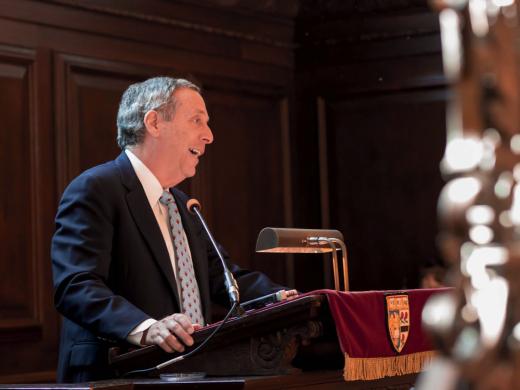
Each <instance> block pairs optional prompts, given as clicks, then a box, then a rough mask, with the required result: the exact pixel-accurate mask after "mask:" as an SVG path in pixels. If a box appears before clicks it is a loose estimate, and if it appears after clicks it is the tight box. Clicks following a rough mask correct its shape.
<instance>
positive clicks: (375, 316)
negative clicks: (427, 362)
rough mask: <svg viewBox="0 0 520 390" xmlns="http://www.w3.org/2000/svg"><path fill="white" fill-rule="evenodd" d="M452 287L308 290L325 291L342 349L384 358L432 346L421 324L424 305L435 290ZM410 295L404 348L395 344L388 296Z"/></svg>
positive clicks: (428, 348)
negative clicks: (389, 322) (392, 337)
mask: <svg viewBox="0 0 520 390" xmlns="http://www.w3.org/2000/svg"><path fill="white" fill-rule="evenodd" d="M447 291H450V289H449V288H440V289H421V290H400V291H362V292H339V291H334V290H317V291H312V292H310V293H308V294H311V295H314V294H324V295H326V296H327V298H328V302H329V306H330V312H331V314H332V316H333V318H334V321H335V323H336V329H337V333H338V339H339V342H340V346H341V349H342V351H343V352H344V353H346V354H347V355H348V356H349V357H351V358H381V357H391V356H399V355H406V354H412V353H418V352H425V351H431V350H433V349H434V348H433V346H432V344H431V341H430V339H429V337H428V335H427V334H426V332H424V331H423V328H422V321H421V315H422V309H423V307H424V304H425V303H426V301H427V300H428V298H429V297H430V296H431V295H432V294H436V293H441V292H447ZM403 294H404V295H407V296H408V303H409V314H406V313H402V314H401V316H402V317H404V316H408V315H409V319H407V320H408V329H406V331H407V332H408V333H407V335H406V336H407V337H406V340H405V344H404V347H402V349H401V352H397V350H396V348H395V347H394V346H393V345H392V340H391V337H390V331H389V329H388V328H389V325H388V322H387V318H388V311H387V310H388V309H387V307H386V304H385V302H386V300H387V299H386V298H387V297H388V296H391V295H403Z"/></svg>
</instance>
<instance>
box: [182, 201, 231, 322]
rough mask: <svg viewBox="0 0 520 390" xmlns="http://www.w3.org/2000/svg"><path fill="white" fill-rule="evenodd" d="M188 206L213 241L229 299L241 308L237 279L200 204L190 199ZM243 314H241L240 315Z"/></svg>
mask: <svg viewBox="0 0 520 390" xmlns="http://www.w3.org/2000/svg"><path fill="white" fill-rule="evenodd" d="M186 206H187V207H188V210H189V211H190V212H191V213H192V214H195V215H196V216H197V217H198V218H199V220H200V223H201V224H202V226H203V227H204V230H205V231H206V234H207V235H208V237H209V240H210V241H211V244H212V245H213V248H215V251H216V252H217V254H218V257H219V258H220V261H221V263H222V268H224V284H225V285H226V290H227V292H228V295H229V299H230V300H231V303H232V304H235V303H236V304H237V308H239V307H240V306H239V305H238V304H239V302H240V294H239V291H238V284H237V281H236V280H235V278H234V277H233V274H232V273H231V272H230V271H229V269H228V267H227V265H226V262H225V261H224V257H223V256H222V253H220V250H219V249H218V245H217V243H216V242H215V239H214V238H213V235H212V234H211V233H210V231H209V229H208V225H206V222H205V221H204V218H202V214H201V213H200V203H199V201H198V200H197V199H190V200H188V202H186ZM239 314H241V313H239Z"/></svg>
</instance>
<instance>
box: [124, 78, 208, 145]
mask: <svg viewBox="0 0 520 390" xmlns="http://www.w3.org/2000/svg"><path fill="white" fill-rule="evenodd" d="M180 88H189V89H193V90H194V91H197V92H200V88H199V87H198V86H196V85H195V84H193V83H192V82H191V81H188V80H185V79H174V78H171V77H154V78H152V79H148V80H146V81H143V82H141V83H136V84H132V85H130V86H129V87H128V89H127V90H126V91H125V92H124V93H123V96H122V98H121V103H119V111H118V113H117V144H118V145H119V147H120V148H121V149H123V150H124V149H125V148H126V147H128V146H134V145H138V144H140V143H141V142H142V141H143V139H144V135H145V132H146V129H145V126H144V116H145V115H146V113H147V112H148V111H150V110H156V111H157V112H159V114H160V115H162V117H163V119H165V120H171V118H172V117H173V114H174V113H175V99H174V98H173V92H174V91H175V90H177V89H180Z"/></svg>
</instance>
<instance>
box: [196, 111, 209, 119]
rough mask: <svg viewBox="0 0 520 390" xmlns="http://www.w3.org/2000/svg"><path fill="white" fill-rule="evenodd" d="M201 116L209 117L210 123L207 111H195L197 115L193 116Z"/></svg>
mask: <svg viewBox="0 0 520 390" xmlns="http://www.w3.org/2000/svg"><path fill="white" fill-rule="evenodd" d="M200 114H202V115H205V116H207V117H208V122H209V114H208V113H207V112H206V111H204V110H200V109H195V113H194V114H193V116H195V115H200Z"/></svg>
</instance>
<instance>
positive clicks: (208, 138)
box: [202, 125, 213, 144]
mask: <svg viewBox="0 0 520 390" xmlns="http://www.w3.org/2000/svg"><path fill="white" fill-rule="evenodd" d="M202 140H203V141H204V143H206V144H210V143H212V142H213V132H212V131H211V129H210V127H209V126H208V125H206V126H205V128H204V132H203V133H202Z"/></svg>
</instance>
